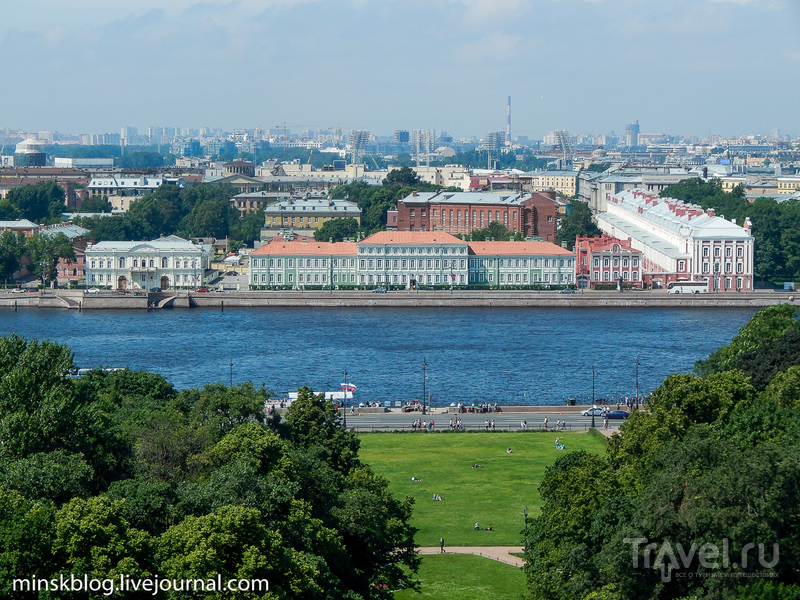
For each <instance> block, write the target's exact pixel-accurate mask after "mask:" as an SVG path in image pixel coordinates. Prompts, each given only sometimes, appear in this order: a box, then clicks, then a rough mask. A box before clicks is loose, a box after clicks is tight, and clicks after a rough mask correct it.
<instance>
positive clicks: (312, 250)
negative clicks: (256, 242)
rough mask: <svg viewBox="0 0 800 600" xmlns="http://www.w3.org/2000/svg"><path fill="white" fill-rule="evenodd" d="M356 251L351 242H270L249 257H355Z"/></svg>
mask: <svg viewBox="0 0 800 600" xmlns="http://www.w3.org/2000/svg"><path fill="white" fill-rule="evenodd" d="M357 250H358V248H357V246H356V244H354V243H352V242H334V243H330V242H271V243H269V244H264V245H263V246H261V248H259V249H258V250H254V251H253V252H251V253H250V256H269V255H277V256H283V255H292V256H298V255H303V254H318V255H325V256H328V255H330V254H335V255H337V256H343V255H347V256H349V255H353V256H355V255H356V253H357Z"/></svg>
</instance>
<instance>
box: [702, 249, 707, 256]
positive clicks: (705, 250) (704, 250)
mask: <svg viewBox="0 0 800 600" xmlns="http://www.w3.org/2000/svg"><path fill="white" fill-rule="evenodd" d="M703 256H704V257H707V256H708V248H703Z"/></svg>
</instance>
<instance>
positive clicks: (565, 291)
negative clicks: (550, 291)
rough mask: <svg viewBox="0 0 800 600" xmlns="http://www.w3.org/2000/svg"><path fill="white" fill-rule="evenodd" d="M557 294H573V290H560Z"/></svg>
mask: <svg viewBox="0 0 800 600" xmlns="http://www.w3.org/2000/svg"><path fill="white" fill-rule="evenodd" d="M558 293H559V294H574V293H575V290H573V289H570V288H564V289H563V290H560V291H559V292H558Z"/></svg>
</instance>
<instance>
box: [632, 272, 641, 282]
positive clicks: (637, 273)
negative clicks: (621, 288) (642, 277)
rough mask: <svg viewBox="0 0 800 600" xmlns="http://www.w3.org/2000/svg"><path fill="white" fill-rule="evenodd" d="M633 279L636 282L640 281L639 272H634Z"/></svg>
mask: <svg viewBox="0 0 800 600" xmlns="http://www.w3.org/2000/svg"><path fill="white" fill-rule="evenodd" d="M631 279H633V280H634V281H638V280H639V271H634V272H633V273H632V274H631Z"/></svg>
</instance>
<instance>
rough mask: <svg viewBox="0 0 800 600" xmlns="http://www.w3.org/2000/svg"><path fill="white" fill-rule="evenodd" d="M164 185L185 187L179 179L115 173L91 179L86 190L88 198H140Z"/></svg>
mask: <svg viewBox="0 0 800 600" xmlns="http://www.w3.org/2000/svg"><path fill="white" fill-rule="evenodd" d="M165 183H172V184H174V185H177V186H178V187H179V188H182V187H185V186H186V184H185V183H184V181H183V179H182V178H180V177H166V176H163V175H156V176H149V175H134V174H131V175H124V174H121V173H115V174H105V175H98V176H94V177H92V180H91V181H90V182H89V185H87V186H86V189H87V190H88V191H89V195H90V196H111V195H116V196H123V195H127V196H141V195H143V194H150V193H152V192H154V191H156V190H157V189H158V188H159V186H161V185H163V184H165Z"/></svg>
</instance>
